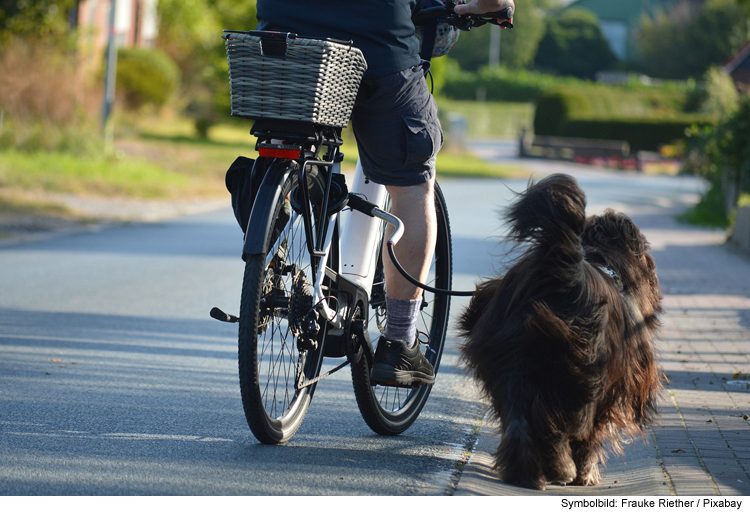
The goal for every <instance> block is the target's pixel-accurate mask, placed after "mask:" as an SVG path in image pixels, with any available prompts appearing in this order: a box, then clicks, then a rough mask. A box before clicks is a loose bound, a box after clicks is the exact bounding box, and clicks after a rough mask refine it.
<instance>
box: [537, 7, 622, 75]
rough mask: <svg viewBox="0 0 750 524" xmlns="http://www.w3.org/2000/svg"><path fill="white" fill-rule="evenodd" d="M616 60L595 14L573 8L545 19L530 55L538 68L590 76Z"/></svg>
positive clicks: (558, 72)
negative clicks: (532, 55)
mask: <svg viewBox="0 0 750 524" xmlns="http://www.w3.org/2000/svg"><path fill="white" fill-rule="evenodd" d="M616 61H617V58H616V57H615V55H614V53H612V49H610V47H609V43H608V42H607V39H606V38H604V34H603V33H602V30H601V27H600V26H599V19H598V18H597V17H596V15H595V14H594V13H592V12H591V11H588V10H585V9H576V8H573V9H568V10H565V11H563V12H562V13H560V15H559V16H557V17H552V18H550V19H549V20H548V21H547V30H546V32H545V33H544V36H543V37H542V40H541V41H540V42H539V47H538V48H537V51H536V56H535V57H534V65H536V66H537V67H538V68H540V69H543V70H548V71H552V72H554V73H556V74H559V75H563V76H577V77H579V78H592V79H593V78H594V77H595V76H596V73H598V72H599V71H602V70H604V69H607V68H609V67H612V66H613V65H614V64H615V62H616Z"/></svg>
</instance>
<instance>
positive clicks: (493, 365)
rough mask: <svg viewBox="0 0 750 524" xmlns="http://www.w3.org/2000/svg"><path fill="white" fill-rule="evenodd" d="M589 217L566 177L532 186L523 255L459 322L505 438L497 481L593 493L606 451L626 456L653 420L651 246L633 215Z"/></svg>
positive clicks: (519, 234)
mask: <svg viewBox="0 0 750 524" xmlns="http://www.w3.org/2000/svg"><path fill="white" fill-rule="evenodd" d="M585 207H586V196H585V194H584V193H583V191H582V190H581V188H580V186H579V185H578V183H577V181H576V180H575V179H574V178H573V177H571V176H568V175H560V174H558V175H552V176H549V177H547V178H545V179H543V180H541V181H540V182H538V183H536V184H534V185H530V186H529V187H528V189H527V190H526V191H525V192H524V193H522V194H521V195H520V197H519V199H518V200H517V201H516V202H515V203H514V204H513V205H512V206H511V207H510V210H509V212H508V215H507V218H508V224H509V226H510V229H511V233H510V236H511V238H512V239H513V240H515V241H517V242H521V243H525V244H527V245H528V249H527V250H526V251H525V252H524V254H523V255H522V256H521V257H520V258H519V259H518V261H517V262H516V263H515V264H514V265H513V266H512V267H511V268H510V269H509V270H508V271H507V273H506V274H505V275H504V276H502V277H498V278H493V279H490V280H488V281H486V282H484V283H482V284H480V285H479V286H478V287H477V291H476V293H475V294H474V296H473V298H472V300H471V302H470V304H469V306H468V307H467V308H466V310H465V311H464V312H463V315H462V317H461V321H460V329H461V334H462V336H463V337H464V338H465V341H464V343H463V345H462V347H461V352H462V358H463V360H464V362H465V363H466V364H467V366H468V368H469V370H470V371H471V372H472V373H473V374H474V376H475V377H476V378H477V379H478V381H479V383H480V384H481V385H482V386H483V388H484V390H485V392H486V394H487V395H488V397H489V399H490V401H491V404H492V410H493V414H494V415H495V416H496V417H497V418H498V419H499V421H500V426H501V429H502V437H501V441H500V445H499V447H498V449H497V452H496V453H495V461H496V462H495V467H496V470H497V473H498V475H499V477H500V478H501V479H502V480H503V481H505V482H508V483H511V484H516V485H519V486H524V487H528V488H535V489H544V488H545V484H546V483H547V482H554V483H560V484H569V483H573V484H576V485H586V486H588V485H595V484H598V483H599V480H600V474H599V462H600V461H602V462H603V460H604V448H605V445H607V444H608V445H609V446H610V447H611V448H612V449H613V450H614V451H620V450H621V443H622V441H623V437H625V436H636V435H638V434H640V433H642V430H643V426H644V425H645V424H647V423H649V422H651V421H652V419H653V417H654V415H655V414H656V397H657V395H658V392H659V390H660V389H661V379H660V377H661V372H660V370H659V368H658V365H657V362H656V356H655V350H654V342H653V337H654V335H655V333H656V331H657V330H658V327H659V320H658V316H659V313H660V312H661V305H660V302H661V292H660V290H659V283H658V279H657V276H656V267H655V264H654V260H653V258H652V257H651V255H650V254H649V253H648V248H649V244H648V242H647V241H646V239H645V238H644V236H643V235H642V234H641V233H640V231H639V229H638V227H637V226H636V225H635V224H634V223H633V221H632V220H631V219H630V218H628V217H627V216H626V215H624V214H621V213H616V212H614V211H612V210H607V211H605V212H604V214H602V215H601V216H593V217H590V218H588V219H586V214H585Z"/></svg>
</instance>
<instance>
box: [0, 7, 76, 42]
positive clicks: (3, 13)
mask: <svg viewBox="0 0 750 524" xmlns="http://www.w3.org/2000/svg"><path fill="white" fill-rule="evenodd" d="M74 4H75V2H74V0H16V1H3V2H2V4H0V46H1V45H3V44H4V43H7V42H8V41H9V40H10V38H11V37H12V36H17V37H20V38H31V37H33V38H35V39H44V40H46V39H50V38H53V39H64V38H66V37H67V36H68V33H69V26H68V10H69V9H70V8H71V7H73V5H74Z"/></svg>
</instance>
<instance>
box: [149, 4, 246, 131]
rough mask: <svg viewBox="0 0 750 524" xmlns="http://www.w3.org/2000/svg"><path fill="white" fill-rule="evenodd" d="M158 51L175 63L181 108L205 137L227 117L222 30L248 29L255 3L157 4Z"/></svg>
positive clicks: (226, 87) (225, 62) (225, 58)
mask: <svg viewBox="0 0 750 524" xmlns="http://www.w3.org/2000/svg"><path fill="white" fill-rule="evenodd" d="M158 9H159V44H158V45H159V47H160V48H161V49H163V50H164V51H166V52H167V53H168V54H169V55H170V56H171V57H172V58H173V59H174V60H175V62H176V63H177V65H178V66H179V68H180V71H181V73H182V74H181V76H182V95H183V103H184V106H185V110H186V112H187V114H188V115H189V116H191V117H192V118H193V119H194V120H195V123H196V130H197V131H198V133H199V134H200V135H202V136H205V135H206V133H207V132H208V129H209V127H210V126H211V124H212V123H214V122H215V121H217V120H218V118H220V116H221V115H228V114H229V92H228V91H229V83H228V79H227V57H226V51H225V48H224V40H223V39H222V38H221V35H222V30H223V29H242V30H247V29H254V28H255V27H256V25H257V20H256V9H255V1H254V0H248V1H244V2H237V1H236V0H213V1H208V0H159V6H158Z"/></svg>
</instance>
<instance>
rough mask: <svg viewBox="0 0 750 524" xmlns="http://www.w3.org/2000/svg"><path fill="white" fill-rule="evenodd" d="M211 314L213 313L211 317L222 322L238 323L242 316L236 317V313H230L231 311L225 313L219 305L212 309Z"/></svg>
mask: <svg viewBox="0 0 750 524" xmlns="http://www.w3.org/2000/svg"><path fill="white" fill-rule="evenodd" d="M209 315H211V318H215V319H216V320H219V321H221V322H228V323H230V324H236V323H237V322H239V321H240V317H235V316H234V315H230V314H229V313H224V312H223V311H222V310H221V309H219V308H217V307H215V308H213V309H211V312H210V313H209Z"/></svg>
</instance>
